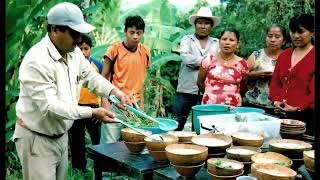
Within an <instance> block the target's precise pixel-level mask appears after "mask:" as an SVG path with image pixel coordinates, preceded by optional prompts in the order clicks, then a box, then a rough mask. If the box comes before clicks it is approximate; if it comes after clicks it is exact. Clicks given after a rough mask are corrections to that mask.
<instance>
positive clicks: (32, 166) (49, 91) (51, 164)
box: [12, 2, 131, 180]
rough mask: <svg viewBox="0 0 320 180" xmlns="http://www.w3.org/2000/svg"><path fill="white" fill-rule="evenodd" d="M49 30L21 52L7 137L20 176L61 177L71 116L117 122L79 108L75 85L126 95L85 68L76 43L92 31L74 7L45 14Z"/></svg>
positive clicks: (63, 6)
mask: <svg viewBox="0 0 320 180" xmlns="http://www.w3.org/2000/svg"><path fill="white" fill-rule="evenodd" d="M47 22H48V25H47V30H48V34H47V35H46V36H45V37H44V38H43V39H42V40H41V41H40V42H38V43H37V44H35V45H34V46H33V47H32V48H31V49H30V50H29V51H28V52H27V54H26V55H25V57H24V58H23V60H22V63H21V66H20V69H19V81H20V94H19V100H18V102H17V105H16V112H17V117H18V120H17V123H16V126H15V132H14V135H13V137H12V140H13V141H14V142H15V145H16V149H17V152H18V156H19V159H20V161H21V164H22V173H23V179H24V180H35V179H39V180H40V179H41V180H49V179H50V180H65V179H67V169H68V135H67V132H68V129H69V128H70V127H71V126H72V123H73V120H77V119H85V118H91V117H92V116H93V117H96V118H97V119H99V120H100V121H102V122H104V123H112V122H117V121H116V120H115V119H114V117H115V115H114V114H113V113H112V112H110V111H107V110H106V109H104V108H91V107H89V106H79V105H78V100H79V94H80V88H81V87H82V85H83V84H87V86H88V88H89V89H90V90H91V91H93V92H94V93H96V94H98V95H100V96H105V97H108V96H109V95H111V94H114V95H116V96H117V97H118V98H119V99H120V100H121V101H122V103H123V104H126V103H128V104H131V102H130V101H129V100H128V97H127V96H126V95H125V94H124V93H123V92H121V91H120V90H119V89H117V88H115V87H114V86H113V85H112V84H111V83H110V82H109V81H107V80H106V79H105V78H103V77H102V76H101V75H99V74H98V73H97V72H95V71H94V70H92V68H90V64H89V61H86V60H85V57H84V56H83V54H82V52H81V50H80V49H79V48H78V47H77V44H78V43H79V41H80V34H81V33H89V32H91V31H92V30H94V29H95V27H94V26H92V25H90V24H88V23H86V22H85V21H84V19H83V14H82V12H81V10H80V9H79V7H77V6H76V5H74V4H72V3H67V2H64V3H60V4H57V5H55V6H54V7H52V8H51V9H50V10H49V13H48V15H47Z"/></svg>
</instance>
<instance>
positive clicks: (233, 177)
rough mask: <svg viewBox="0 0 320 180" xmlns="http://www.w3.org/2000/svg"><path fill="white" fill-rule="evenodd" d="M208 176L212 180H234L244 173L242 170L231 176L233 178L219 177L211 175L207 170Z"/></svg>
mask: <svg viewBox="0 0 320 180" xmlns="http://www.w3.org/2000/svg"><path fill="white" fill-rule="evenodd" d="M207 172H208V174H209V176H211V179H212V180H236V179H237V177H239V176H242V175H243V173H244V171H243V170H242V171H241V173H239V174H236V175H233V176H219V175H216V174H213V173H211V172H210V171H209V170H207Z"/></svg>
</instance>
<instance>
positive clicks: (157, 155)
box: [149, 151, 168, 162]
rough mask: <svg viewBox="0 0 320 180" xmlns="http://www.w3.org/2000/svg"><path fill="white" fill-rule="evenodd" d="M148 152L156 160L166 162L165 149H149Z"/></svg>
mask: <svg viewBox="0 0 320 180" xmlns="http://www.w3.org/2000/svg"><path fill="white" fill-rule="evenodd" d="M149 154H150V155H151V156H152V158H153V159H154V161H156V162H166V161H168V158H167V155H166V151H149Z"/></svg>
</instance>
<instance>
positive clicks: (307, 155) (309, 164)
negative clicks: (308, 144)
mask: <svg viewBox="0 0 320 180" xmlns="http://www.w3.org/2000/svg"><path fill="white" fill-rule="evenodd" d="M303 161H304V165H305V166H306V169H308V170H310V171H315V169H314V150H310V151H303Z"/></svg>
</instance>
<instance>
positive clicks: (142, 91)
mask: <svg viewBox="0 0 320 180" xmlns="http://www.w3.org/2000/svg"><path fill="white" fill-rule="evenodd" d="M140 93H141V94H140V97H141V98H140V103H141V104H140V109H141V110H144V95H143V93H144V88H142V89H141V92H140Z"/></svg>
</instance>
